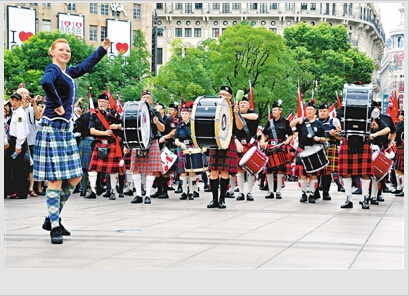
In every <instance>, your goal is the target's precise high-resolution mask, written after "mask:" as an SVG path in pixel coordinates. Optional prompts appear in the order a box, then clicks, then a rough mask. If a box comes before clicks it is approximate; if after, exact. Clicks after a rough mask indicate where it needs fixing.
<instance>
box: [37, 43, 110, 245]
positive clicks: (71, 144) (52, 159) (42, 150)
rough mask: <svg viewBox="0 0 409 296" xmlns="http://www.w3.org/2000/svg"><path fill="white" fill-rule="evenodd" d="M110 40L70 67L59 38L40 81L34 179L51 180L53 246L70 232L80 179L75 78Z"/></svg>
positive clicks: (94, 61) (101, 53) (102, 52)
mask: <svg viewBox="0 0 409 296" xmlns="http://www.w3.org/2000/svg"><path fill="white" fill-rule="evenodd" d="M110 45H111V41H110V40H109V39H108V38H106V39H105V40H104V41H103V42H102V45H101V46H100V47H99V48H98V49H97V50H96V51H95V52H94V53H92V54H91V55H90V56H89V57H88V58H87V59H85V61H83V62H82V63H80V64H78V65H76V66H73V67H69V68H67V64H68V63H69V61H70V59H71V49H70V46H69V44H68V41H67V40H65V39H62V38H61V39H57V40H56V41H54V42H53V44H52V45H51V47H50V49H49V50H48V56H49V57H50V58H51V60H52V63H51V64H49V65H48V66H47V68H46V69H45V71H44V75H43V77H42V79H41V86H42V87H43V89H44V92H45V94H46V105H45V110H44V114H43V118H42V121H41V123H40V128H39V130H38V132H37V135H36V143H35V146H34V155H33V156H34V157H33V160H34V179H36V180H37V181H45V180H48V187H47V191H46V199H47V208H48V217H46V219H45V221H44V223H43V228H44V229H45V230H51V232H50V236H51V243H53V244H61V243H62V242H63V238H62V235H69V234H70V232H69V231H68V230H66V229H65V228H64V226H62V225H61V223H60V214H61V211H62V208H63V206H64V204H65V203H66V202H67V200H68V198H69V197H70V196H71V194H72V192H73V191H74V189H75V186H77V184H78V182H79V181H80V180H81V176H82V168H81V161H80V155H79V152H78V145H77V142H76V140H75V137H74V133H73V131H72V130H73V128H72V122H71V117H72V112H73V104H74V100H75V82H74V78H77V77H80V76H82V75H84V74H86V73H87V72H89V71H90V70H91V69H92V67H94V66H95V65H96V64H97V63H98V62H99V61H100V60H101V59H102V58H103V57H104V56H105V54H106V53H107V49H108V48H109V46H110Z"/></svg>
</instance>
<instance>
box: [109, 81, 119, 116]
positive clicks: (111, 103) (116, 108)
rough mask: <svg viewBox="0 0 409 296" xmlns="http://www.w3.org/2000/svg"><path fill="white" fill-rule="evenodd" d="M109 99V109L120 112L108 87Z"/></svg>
mask: <svg viewBox="0 0 409 296" xmlns="http://www.w3.org/2000/svg"><path fill="white" fill-rule="evenodd" d="M108 98H109V109H115V110H118V107H117V105H116V103H115V100H114V98H113V97H112V94H111V87H110V86H109V85H108Z"/></svg>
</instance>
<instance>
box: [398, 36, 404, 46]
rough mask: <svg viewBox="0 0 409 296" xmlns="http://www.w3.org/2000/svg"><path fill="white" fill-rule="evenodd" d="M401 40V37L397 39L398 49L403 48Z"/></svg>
mask: <svg viewBox="0 0 409 296" xmlns="http://www.w3.org/2000/svg"><path fill="white" fill-rule="evenodd" d="M403 40H404V39H403V38H402V36H399V37H398V47H403Z"/></svg>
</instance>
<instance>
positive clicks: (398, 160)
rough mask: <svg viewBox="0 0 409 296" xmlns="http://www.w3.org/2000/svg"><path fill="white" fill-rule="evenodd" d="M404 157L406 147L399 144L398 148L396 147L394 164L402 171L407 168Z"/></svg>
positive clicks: (396, 168) (395, 167)
mask: <svg viewBox="0 0 409 296" xmlns="http://www.w3.org/2000/svg"><path fill="white" fill-rule="evenodd" d="M404 158H405V149H404V147H403V146H399V147H398V148H396V152H395V164H394V169H395V170H399V171H402V172H403V171H404V170H405V167H404V163H405V161H404Z"/></svg>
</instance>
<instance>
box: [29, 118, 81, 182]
mask: <svg viewBox="0 0 409 296" xmlns="http://www.w3.org/2000/svg"><path fill="white" fill-rule="evenodd" d="M33 160H34V170H33V172H34V179H35V180H37V181H45V180H47V181H59V180H68V179H72V178H76V177H81V176H82V166H81V159H80V154H79V151H78V145H77V141H76V140H75V137H74V133H73V132H72V123H70V122H66V121H65V120H61V119H56V120H48V119H46V118H43V119H42V120H41V123H40V128H39V130H38V132H37V135H36V141H35V145H34V153H33Z"/></svg>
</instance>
